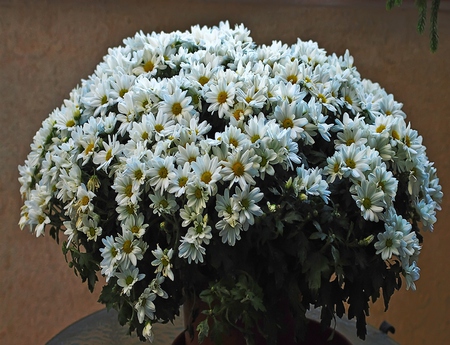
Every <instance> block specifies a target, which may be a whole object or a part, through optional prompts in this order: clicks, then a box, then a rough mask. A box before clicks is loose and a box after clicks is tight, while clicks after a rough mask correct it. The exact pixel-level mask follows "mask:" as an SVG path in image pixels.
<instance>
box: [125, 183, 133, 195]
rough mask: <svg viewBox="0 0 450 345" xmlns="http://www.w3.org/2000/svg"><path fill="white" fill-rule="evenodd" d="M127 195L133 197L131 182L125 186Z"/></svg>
mask: <svg viewBox="0 0 450 345" xmlns="http://www.w3.org/2000/svg"><path fill="white" fill-rule="evenodd" d="M125 195H126V196H127V197H129V198H131V196H132V195H133V187H132V185H131V184H129V185H127V186H126V187H125Z"/></svg>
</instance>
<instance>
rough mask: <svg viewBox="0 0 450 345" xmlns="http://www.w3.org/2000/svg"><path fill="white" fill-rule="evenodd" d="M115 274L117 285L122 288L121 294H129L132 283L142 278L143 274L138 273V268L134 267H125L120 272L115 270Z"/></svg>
mask: <svg viewBox="0 0 450 345" xmlns="http://www.w3.org/2000/svg"><path fill="white" fill-rule="evenodd" d="M115 276H116V277H117V278H118V279H117V285H119V286H120V287H121V288H122V291H121V294H123V295H127V296H130V293H131V289H132V288H133V286H134V284H135V283H136V282H138V281H140V280H142V279H144V277H145V274H143V273H139V269H138V268H137V267H136V268H134V269H132V270H131V269H129V268H127V269H124V270H123V271H122V272H116V274H115Z"/></svg>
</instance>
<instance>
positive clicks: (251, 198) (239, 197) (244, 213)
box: [233, 185, 264, 230]
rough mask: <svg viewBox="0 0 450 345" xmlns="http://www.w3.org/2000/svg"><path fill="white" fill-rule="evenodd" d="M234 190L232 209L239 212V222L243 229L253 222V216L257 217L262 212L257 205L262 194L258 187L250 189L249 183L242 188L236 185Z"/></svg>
mask: <svg viewBox="0 0 450 345" xmlns="http://www.w3.org/2000/svg"><path fill="white" fill-rule="evenodd" d="M235 191H236V193H235V194H233V199H234V202H233V211H234V212H237V213H238V214H239V223H241V224H242V226H243V229H244V230H247V229H248V227H249V225H253V224H254V223H255V216H256V217H259V216H261V215H263V213H264V212H263V211H262V210H261V208H260V207H259V206H258V205H257V203H258V202H259V201H261V199H262V198H263V196H264V194H263V193H261V190H260V189H259V188H258V187H254V188H252V189H250V185H246V186H245V187H244V188H243V189H242V190H241V189H240V188H239V187H238V186H236V188H235Z"/></svg>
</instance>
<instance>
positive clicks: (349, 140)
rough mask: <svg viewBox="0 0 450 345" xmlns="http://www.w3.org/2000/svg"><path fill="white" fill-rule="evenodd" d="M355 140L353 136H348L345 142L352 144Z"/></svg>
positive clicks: (348, 144)
mask: <svg viewBox="0 0 450 345" xmlns="http://www.w3.org/2000/svg"><path fill="white" fill-rule="evenodd" d="M354 142H355V139H353V138H348V139H347V141H346V142H345V143H346V144H347V146H350V145H351V144H353V143H354Z"/></svg>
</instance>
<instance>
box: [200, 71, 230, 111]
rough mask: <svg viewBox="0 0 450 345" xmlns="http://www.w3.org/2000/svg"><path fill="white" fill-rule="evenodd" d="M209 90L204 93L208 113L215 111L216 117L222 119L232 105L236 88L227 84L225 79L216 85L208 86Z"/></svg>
mask: <svg viewBox="0 0 450 345" xmlns="http://www.w3.org/2000/svg"><path fill="white" fill-rule="evenodd" d="M209 88H210V90H209V91H207V92H206V94H205V96H206V102H208V103H209V104H210V105H209V106H208V111H210V112H214V111H217V113H218V116H219V117H220V118H222V117H223V116H224V115H225V113H228V111H229V109H230V107H232V106H233V104H234V98H235V94H236V88H235V85H234V83H227V81H226V79H225V78H222V79H220V80H219V81H218V82H217V84H210V85H209Z"/></svg>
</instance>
